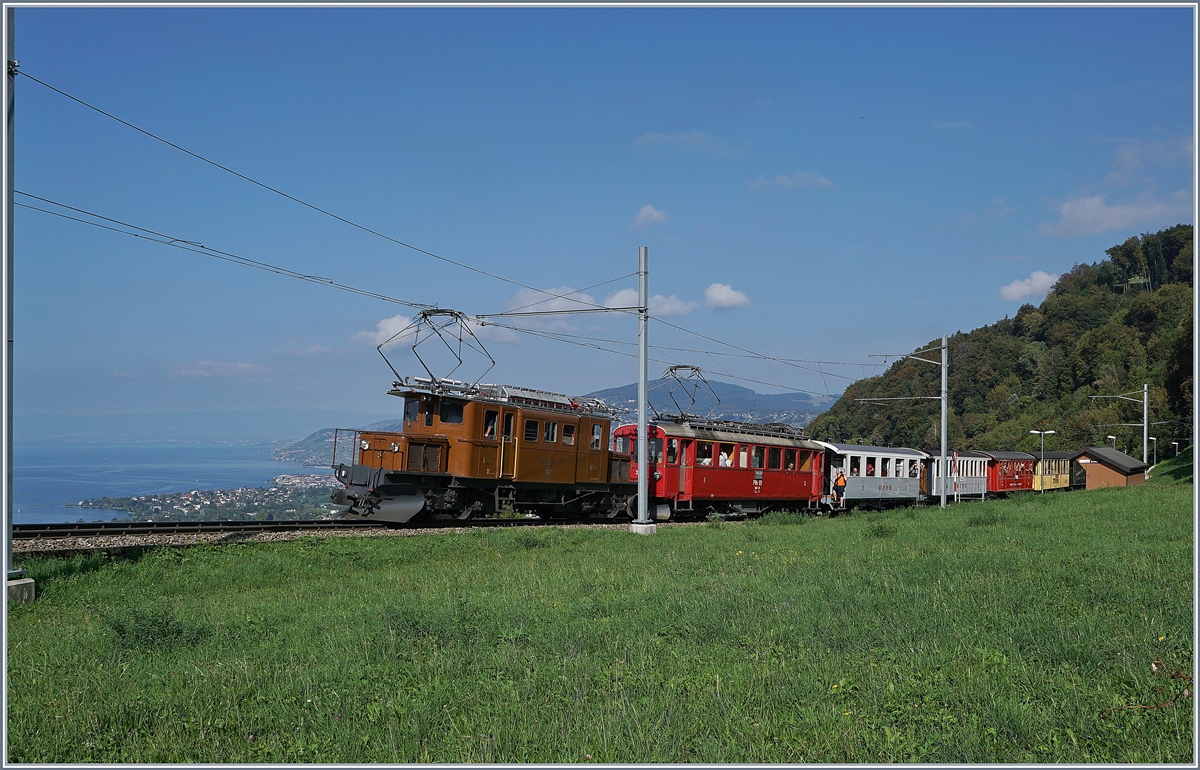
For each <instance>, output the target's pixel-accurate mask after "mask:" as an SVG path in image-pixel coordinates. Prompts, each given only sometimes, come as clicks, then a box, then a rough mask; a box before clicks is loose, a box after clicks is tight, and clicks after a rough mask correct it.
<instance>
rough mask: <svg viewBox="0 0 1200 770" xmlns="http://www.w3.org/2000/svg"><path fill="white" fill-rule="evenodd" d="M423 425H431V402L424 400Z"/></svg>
mask: <svg viewBox="0 0 1200 770" xmlns="http://www.w3.org/2000/svg"><path fill="white" fill-rule="evenodd" d="M425 425H426V426H429V425H433V402H432V401H426V402H425Z"/></svg>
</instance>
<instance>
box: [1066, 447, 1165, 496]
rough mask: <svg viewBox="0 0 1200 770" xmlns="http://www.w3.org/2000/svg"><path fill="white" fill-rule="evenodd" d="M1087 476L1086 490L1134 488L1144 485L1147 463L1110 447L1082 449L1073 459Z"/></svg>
mask: <svg viewBox="0 0 1200 770" xmlns="http://www.w3.org/2000/svg"><path fill="white" fill-rule="evenodd" d="M1074 459H1075V461H1076V462H1078V463H1079V464H1080V465H1082V466H1083V469H1084V472H1085V473H1086V474H1087V488H1088V489H1103V488H1105V487H1134V486H1139V485H1141V484H1145V483H1146V470H1147V469H1148V468H1149V467H1150V465H1149V463H1144V462H1142V461H1141V460H1138V459H1136V458H1133V457H1130V456H1129V455H1127V454H1125V453H1124V452H1118V451H1117V450H1115V449H1112V448H1111V447H1106V446H1089V447H1084V448H1083V449H1081V450H1080V451H1079V452H1078V453H1076V455H1075V457H1074Z"/></svg>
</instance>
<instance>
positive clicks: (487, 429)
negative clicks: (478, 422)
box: [483, 409, 500, 439]
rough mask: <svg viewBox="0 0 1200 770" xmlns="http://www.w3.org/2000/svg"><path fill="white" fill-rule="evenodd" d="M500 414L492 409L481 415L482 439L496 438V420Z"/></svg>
mask: <svg viewBox="0 0 1200 770" xmlns="http://www.w3.org/2000/svg"><path fill="white" fill-rule="evenodd" d="M499 416H500V413H499V412H497V411H495V410H494V409H489V410H487V411H486V412H484V413H483V437H484V438H493V439H494V438H496V418H497V417H499Z"/></svg>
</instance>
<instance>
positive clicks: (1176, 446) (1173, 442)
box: [1171, 441, 1179, 457]
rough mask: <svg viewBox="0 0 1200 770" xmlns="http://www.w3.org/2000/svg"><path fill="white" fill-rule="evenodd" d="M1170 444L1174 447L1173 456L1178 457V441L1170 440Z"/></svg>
mask: <svg viewBox="0 0 1200 770" xmlns="http://www.w3.org/2000/svg"><path fill="white" fill-rule="evenodd" d="M1171 446H1173V447H1175V456H1176V457H1178V456H1179V442H1178V441H1172V442H1171Z"/></svg>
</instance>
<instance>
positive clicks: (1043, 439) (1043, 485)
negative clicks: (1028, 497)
mask: <svg viewBox="0 0 1200 770" xmlns="http://www.w3.org/2000/svg"><path fill="white" fill-rule="evenodd" d="M1039 433H1040V435H1041V437H1042V494H1043V495H1044V494H1046V434H1045V433H1041V432H1040V431H1039Z"/></svg>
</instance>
